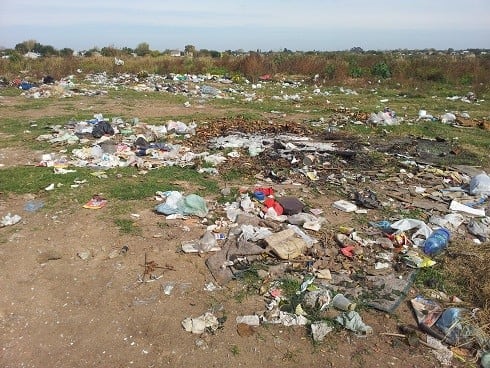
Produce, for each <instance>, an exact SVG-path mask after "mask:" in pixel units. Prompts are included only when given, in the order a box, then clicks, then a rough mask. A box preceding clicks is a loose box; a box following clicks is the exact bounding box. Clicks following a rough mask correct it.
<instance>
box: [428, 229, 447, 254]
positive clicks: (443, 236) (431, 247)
mask: <svg viewBox="0 0 490 368" xmlns="http://www.w3.org/2000/svg"><path fill="white" fill-rule="evenodd" d="M450 238H451V234H450V233H449V230H447V229H444V228H442V227H441V228H439V229H437V230H436V231H434V232H433V233H432V234H430V236H429V237H428V238H427V239H426V240H425V242H424V252H425V253H426V254H428V255H435V254H437V253H440V252H442V251H443V250H444V249H446V247H447V244H448V243H449V239H450Z"/></svg>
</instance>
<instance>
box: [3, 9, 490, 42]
mask: <svg viewBox="0 0 490 368" xmlns="http://www.w3.org/2000/svg"><path fill="white" fill-rule="evenodd" d="M31 39H34V40H36V41H37V42H39V43H40V44H42V45H51V46H53V47H54V48H56V49H62V48H65V47H68V48H71V49H74V50H88V49H91V48H93V47H97V48H102V47H107V46H112V47H116V48H123V47H130V48H136V47H137V46H138V45H139V44H140V43H143V42H145V43H148V44H149V46H150V49H151V50H159V51H164V50H168V49H180V50H183V49H184V47H185V45H194V46H195V47H196V49H208V50H217V51H225V50H238V49H243V50H246V51H249V50H262V51H269V50H273V51H279V50H283V49H285V48H286V49H289V50H293V51H313V50H317V51H338V50H349V49H351V48H352V47H361V48H362V49H364V50H393V49H426V48H434V49H438V50H446V49H448V48H453V49H456V50H463V49H468V48H490V0H228V1H226V0H173V1H168V0H83V1H81V0H1V1H0V46H1V47H6V48H13V47H14V46H15V45H16V44H17V43H21V42H23V41H25V40H31Z"/></svg>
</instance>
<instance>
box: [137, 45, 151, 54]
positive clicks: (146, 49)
mask: <svg viewBox="0 0 490 368" xmlns="http://www.w3.org/2000/svg"><path fill="white" fill-rule="evenodd" d="M134 52H136V55H138V56H145V55H148V54H149V53H150V45H149V44H148V43H147V42H141V43H140V44H139V45H138V46H136V48H135V49H134Z"/></svg>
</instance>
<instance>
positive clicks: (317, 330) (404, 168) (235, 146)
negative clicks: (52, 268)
mask: <svg viewBox="0 0 490 368" xmlns="http://www.w3.org/2000/svg"><path fill="white" fill-rule="evenodd" d="M51 129H52V132H51V133H50V134H44V135H42V136H40V137H38V139H39V140H44V141H49V142H51V143H52V144H63V145H68V144H77V145H79V144H81V145H82V147H81V148H74V149H72V151H71V155H69V154H65V156H64V157H56V156H57V155H56V154H54V155H46V156H45V157H43V160H42V161H41V162H40V166H49V167H67V166H72V165H73V166H89V167H95V168H110V167H117V166H130V165H134V166H136V167H140V168H144V169H152V168H157V167H161V166H166V165H180V166H191V165H192V166H195V167H196V169H197V170H199V171H200V172H202V173H203V174H217V173H219V172H220V171H226V170H229V169H230V168H233V167H237V166H240V167H248V168H249V169H248V170H250V174H251V175H252V177H255V178H256V179H257V180H258V184H257V185H256V186H254V187H253V188H251V187H249V188H244V187H242V188H240V191H239V192H238V194H237V196H236V197H235V198H234V200H233V201H230V202H228V203H227V204H226V205H224V206H222V207H215V206H208V204H207V203H206V201H205V199H204V198H202V197H199V196H198V195H195V194H187V195H185V194H184V193H179V192H172V191H171V192H161V193H157V195H158V196H159V197H160V201H159V202H160V203H159V204H158V205H157V206H155V212H156V213H157V214H159V215H164V216H166V217H167V219H169V220H171V219H172V220H177V221H178V220H179V219H185V218H186V217H188V216H198V217H201V218H206V217H208V215H209V212H211V211H212V214H213V218H218V219H219V220H216V222H215V223H213V224H211V225H209V226H208V227H207V228H206V230H205V231H204V233H203V234H202V236H201V237H200V238H199V239H189V240H188V241H186V242H184V243H183V244H182V246H181V249H182V252H184V253H186V254H189V256H191V254H200V255H202V256H203V258H205V262H206V265H207V267H208V269H209V271H210V273H211V275H212V276H213V278H214V280H215V281H216V282H217V283H218V284H219V285H221V286H223V285H226V284H227V283H229V282H230V281H231V280H234V279H242V278H243V277H245V276H246V275H247V274H250V273H253V274H254V275H255V276H257V277H258V282H259V285H258V290H260V293H261V295H262V296H263V297H264V305H263V306H262V308H260V309H259V310H255V311H251V313H252V314H250V315H247V316H240V317H241V318H240V319H237V325H239V326H242V327H240V328H244V329H246V328H245V327H243V325H246V326H257V325H260V324H267V323H279V324H283V325H288V326H289V325H305V324H308V325H310V326H311V331H312V333H313V337H314V339H315V341H321V340H322V339H323V338H324V337H325V336H326V334H328V333H329V332H330V331H332V328H333V327H335V326H343V327H344V328H347V329H350V330H352V331H355V332H356V333H358V334H369V333H372V328H371V327H370V326H368V325H366V324H365V323H364V322H363V320H362V316H361V314H360V313H359V312H358V311H357V310H356V307H357V305H361V304H362V305H365V306H368V307H371V308H375V309H378V310H382V311H385V312H390V313H391V312H393V311H395V310H396V308H398V306H399V305H400V303H401V302H402V301H403V300H404V298H405V297H406V295H407V292H408V290H409V289H410V288H411V286H412V285H413V282H414V279H415V276H416V274H417V271H418V270H419V269H421V268H425V267H431V266H433V265H434V264H435V262H437V260H438V257H443V256H444V251H445V250H446V248H447V247H448V246H449V247H450V246H451V242H453V241H455V239H463V238H468V237H471V239H472V240H473V242H474V243H475V246H478V244H481V243H482V242H487V241H488V239H489V237H490V217H488V213H489V210H490V208H489V207H490V203H489V201H488V195H489V194H490V178H489V177H488V174H487V173H485V172H478V170H475V169H474V168H469V167H462V166H460V167H452V168H441V167H439V166H437V165H435V166H434V165H431V164H430V163H429V162H428V160H427V159H428V158H430V157H429V156H423V158H424V160H423V161H422V160H421V157H422V156H421V151H422V150H423V148H424V147H425V146H426V145H431V147H432V148H433V149H434V148H437V145H436V144H435V143H434V142H433V141H430V142H425V141H424V140H417V141H415V142H411V143H406V142H402V143H404V144H402V145H400V144H399V143H400V142H394V141H390V142H389V143H388V144H386V143H384V142H380V143H379V144H377V143H376V142H372V143H371V144H370V145H365V144H363V142H362V141H360V140H359V139H357V138H356V139H354V138H352V137H350V136H348V135H347V134H343V133H342V132H339V131H336V132H332V131H325V132H324V134H320V135H319V134H317V135H316V136H314V138H313V137H311V136H310V135H312V136H313V134H312V133H311V131H310V130H309V128H308V126H305V125H304V124H303V125H302V124H293V123H287V124H281V123H278V124H271V123H269V122H266V123H261V122H257V123H256V124H254V125H253V126H251V124H242V122H240V121H239V120H237V119H234V120H233V121H227V120H223V121H219V122H215V123H200V124H196V123H189V124H186V123H183V122H176V121H168V122H166V123H165V124H162V125H149V124H145V123H142V122H140V121H139V119H137V118H134V119H132V120H130V121H124V120H123V119H121V118H113V119H112V120H109V119H107V118H104V117H103V116H102V115H101V114H96V115H95V116H94V118H93V119H90V120H87V121H72V122H69V123H68V124H66V125H65V126H63V127H62V126H56V127H51ZM182 137H184V139H182ZM174 138H178V139H174ZM414 143H415V144H414ZM439 143H441V149H442V148H444V149H446V150H450V149H452V148H451V147H450V144H448V142H439ZM400 146H401V147H402V148H403V149H400ZM370 150H377V151H378V152H382V153H383V155H384V160H383V162H382V163H379V164H376V163H374V162H369V161H367V160H368V153H369V152H370ZM435 156H439V154H436V155H435ZM434 158H435V157H434ZM203 162H205V163H206V165H201V164H202V163H203ZM210 164H211V165H210ZM204 166H205V167H204ZM209 166H212V167H209ZM387 167H388V169H387ZM475 171H476V172H475ZM285 184H289V185H292V186H304V185H308V186H311V187H314V188H316V190H318V191H319V193H320V194H321V193H322V190H323V189H322V188H325V187H330V188H336V193H337V195H338V198H335V199H334V201H333V202H332V204H331V206H330V207H328V208H325V207H314V206H311V204H308V203H307V201H305V200H304V199H303V198H301V197H297V196H292V195H290V194H288V193H287V190H279V191H278V190H277V189H276V187H279V186H281V187H282V186H283V185H285ZM210 207H211V208H210ZM377 210H387V211H388V212H390V213H397V215H396V216H395V215H392V216H391V217H389V218H379V217H378V216H379V214H380V213H383V212H379V211H377ZM414 210H417V211H420V213H422V214H423V215H421V216H419V217H417V218H412V217H409V216H405V215H404V214H407V213H410V211H414ZM339 213H355V214H356V215H357V216H361V217H362V218H364V220H365V221H364V223H365V225H363V226H359V227H358V228H355V227H352V226H350V224H345V225H343V226H340V227H332V226H329V224H328V216H327V214H328V215H332V214H333V215H336V214H339ZM441 253H442V254H441ZM334 301H335V302H334ZM201 317H202V318H200V317H195V318H191V319H187V320H186V321H184V322H183V326H184V328H185V329H186V330H188V331H192V332H194V331H198V332H196V333H199V331H202V330H203V328H204V329H206V328H208V327H209V328H217V326H219V323H218V324H217V322H216V320H215V319H214V318H212V317H211V316H210V315H206V314H203V315H202V316H201ZM441 323H442V322H441ZM208 325H209V326H208ZM203 326H204V327H203ZM465 333H467V332H465ZM434 335H435V336H438V335H437V334H436V333H434ZM444 341H445V342H446V343H449V344H452V343H453V342H454V341H456V340H444ZM473 341H474V340H473ZM478 341H479V344H480V347H481V346H482V345H481V344H487V343H488V342H487V340H485V338H483V339H480V340H478ZM484 346H486V345H484Z"/></svg>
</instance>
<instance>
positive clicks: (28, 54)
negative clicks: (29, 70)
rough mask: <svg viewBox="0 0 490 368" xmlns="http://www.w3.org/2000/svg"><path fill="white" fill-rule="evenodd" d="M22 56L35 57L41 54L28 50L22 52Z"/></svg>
mask: <svg viewBox="0 0 490 368" xmlns="http://www.w3.org/2000/svg"><path fill="white" fill-rule="evenodd" d="M24 57H25V58H27V59H37V58H40V57H41V54H38V53H37V52H32V51H29V52H26V53H25V54H24Z"/></svg>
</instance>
